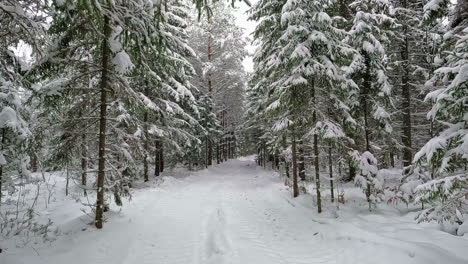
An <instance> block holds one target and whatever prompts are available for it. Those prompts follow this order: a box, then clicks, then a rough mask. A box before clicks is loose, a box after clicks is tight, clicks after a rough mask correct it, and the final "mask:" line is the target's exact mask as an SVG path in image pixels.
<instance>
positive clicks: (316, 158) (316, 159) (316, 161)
mask: <svg viewBox="0 0 468 264" xmlns="http://www.w3.org/2000/svg"><path fill="white" fill-rule="evenodd" d="M312 100H313V103H314V105H316V102H317V100H316V96H315V83H314V82H312ZM312 119H313V122H314V124H316V123H317V110H314V112H313V115H312ZM318 144H319V142H318V135H317V134H314V167H315V189H316V193H317V212H318V213H319V214H320V213H321V212H322V196H321V193H320V188H321V187H320V167H319V149H318Z"/></svg>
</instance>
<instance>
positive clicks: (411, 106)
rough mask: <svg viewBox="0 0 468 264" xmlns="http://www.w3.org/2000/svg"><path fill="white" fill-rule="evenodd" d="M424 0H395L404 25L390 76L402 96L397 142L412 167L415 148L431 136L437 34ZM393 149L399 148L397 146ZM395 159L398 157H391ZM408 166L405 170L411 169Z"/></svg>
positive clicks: (391, 57)
mask: <svg viewBox="0 0 468 264" xmlns="http://www.w3.org/2000/svg"><path fill="white" fill-rule="evenodd" d="M424 2H425V1H424V0H395V1H392V2H391V3H392V4H393V5H394V9H393V11H392V16H393V17H394V18H395V19H396V20H397V22H398V24H399V25H400V26H399V27H397V28H396V29H395V30H394V33H395V34H394V35H393V36H392V45H390V46H389V47H388V52H387V53H388V54H389V76H391V83H392V84H393V87H394V93H395V97H396V98H398V100H397V101H396V102H398V112H397V113H396V118H394V119H396V120H398V122H394V131H395V133H399V134H400V136H401V140H398V141H397V142H395V143H396V144H394V145H396V146H397V148H398V149H400V150H401V152H402V154H403V155H402V159H401V160H402V165H403V167H408V166H409V165H410V164H411V161H412V159H413V154H414V150H415V149H418V148H420V147H421V146H422V145H423V144H424V143H425V142H426V141H427V140H428V136H429V135H428V133H427V131H429V130H430V125H431V124H430V122H428V121H427V119H426V118H425V115H426V112H427V111H428V109H429V107H430V106H429V104H427V103H424V102H423V99H424V96H425V95H426V93H427V92H426V91H425V89H424V83H425V81H426V80H427V79H428V78H429V77H430V74H431V70H432V69H431V62H432V58H431V57H432V51H431V46H433V44H434V43H433V35H432V32H431V28H430V27H429V26H428V25H426V24H424V23H422V21H423V5H424ZM393 152H397V149H394V151H393ZM390 162H391V163H394V157H392V156H391V157H390ZM408 169H409V168H406V169H405V173H407V172H409V170H408Z"/></svg>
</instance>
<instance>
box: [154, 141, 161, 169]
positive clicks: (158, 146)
mask: <svg viewBox="0 0 468 264" xmlns="http://www.w3.org/2000/svg"><path fill="white" fill-rule="evenodd" d="M160 151H161V144H160V143H159V140H156V142H155V152H154V176H156V177H157V176H159V175H160V173H161V168H160V166H161V162H160V161H159V159H160V155H159V152H160Z"/></svg>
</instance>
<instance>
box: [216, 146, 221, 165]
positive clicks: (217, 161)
mask: <svg viewBox="0 0 468 264" xmlns="http://www.w3.org/2000/svg"><path fill="white" fill-rule="evenodd" d="M220 155H221V153H220V152H219V142H218V143H217V144H216V164H219V163H221V156H220Z"/></svg>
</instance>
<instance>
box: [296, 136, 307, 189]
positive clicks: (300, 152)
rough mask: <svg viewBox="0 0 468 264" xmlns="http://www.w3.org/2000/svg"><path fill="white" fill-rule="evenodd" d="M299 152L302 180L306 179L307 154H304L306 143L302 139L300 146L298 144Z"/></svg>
mask: <svg viewBox="0 0 468 264" xmlns="http://www.w3.org/2000/svg"><path fill="white" fill-rule="evenodd" d="M298 152H299V163H298V167H299V178H300V179H301V181H305V180H306V178H305V156H304V144H303V142H302V141H300V143H299V146H298Z"/></svg>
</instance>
